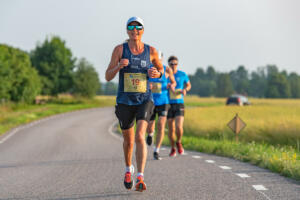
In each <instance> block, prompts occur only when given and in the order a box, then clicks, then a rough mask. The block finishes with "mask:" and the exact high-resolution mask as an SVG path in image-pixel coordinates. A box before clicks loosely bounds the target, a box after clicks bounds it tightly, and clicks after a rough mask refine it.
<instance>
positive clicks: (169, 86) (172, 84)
mask: <svg viewBox="0 0 300 200" xmlns="http://www.w3.org/2000/svg"><path fill="white" fill-rule="evenodd" d="M166 75H167V76H168V77H169V79H170V82H171V83H169V84H170V85H168V88H170V89H171V90H172V92H175V87H176V85H177V83H176V81H175V77H174V74H173V70H172V69H171V68H170V67H166Z"/></svg>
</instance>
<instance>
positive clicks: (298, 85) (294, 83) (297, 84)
mask: <svg viewBox="0 0 300 200" xmlns="http://www.w3.org/2000/svg"><path fill="white" fill-rule="evenodd" d="M288 81H289V84H290V88H291V97H292V98H300V77H299V76H298V75H297V74H296V73H291V74H290V75H289V77H288Z"/></svg>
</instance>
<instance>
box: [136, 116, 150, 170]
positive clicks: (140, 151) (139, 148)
mask: <svg viewBox="0 0 300 200" xmlns="http://www.w3.org/2000/svg"><path fill="white" fill-rule="evenodd" d="M147 126H148V122H147V121H146V120H138V121H137V126H136V134H135V142H136V163H137V169H138V173H144V169H145V164H146V159H147V146H146V142H145V132H146V129H147Z"/></svg>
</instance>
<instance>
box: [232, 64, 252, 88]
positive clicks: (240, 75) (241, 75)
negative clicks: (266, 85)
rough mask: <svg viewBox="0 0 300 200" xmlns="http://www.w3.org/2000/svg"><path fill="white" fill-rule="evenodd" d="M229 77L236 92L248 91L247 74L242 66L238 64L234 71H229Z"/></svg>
mask: <svg viewBox="0 0 300 200" xmlns="http://www.w3.org/2000/svg"><path fill="white" fill-rule="evenodd" d="M230 78H231V81H232V83H233V87H234V90H235V91H236V92H237V93H239V94H248V93H249V75H248V71H247V70H246V69H245V67H244V66H239V67H238V69H237V70H236V71H231V72H230Z"/></svg>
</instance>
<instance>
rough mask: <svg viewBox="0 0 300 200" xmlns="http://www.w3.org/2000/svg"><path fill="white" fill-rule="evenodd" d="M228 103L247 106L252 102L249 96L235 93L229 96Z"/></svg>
mask: <svg viewBox="0 0 300 200" xmlns="http://www.w3.org/2000/svg"><path fill="white" fill-rule="evenodd" d="M226 105H239V106H247V105H250V102H249V100H248V98H247V97H245V96H243V95H238V94H235V95H231V96H230V97H228V98H227V101H226Z"/></svg>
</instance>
